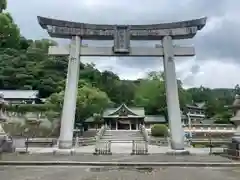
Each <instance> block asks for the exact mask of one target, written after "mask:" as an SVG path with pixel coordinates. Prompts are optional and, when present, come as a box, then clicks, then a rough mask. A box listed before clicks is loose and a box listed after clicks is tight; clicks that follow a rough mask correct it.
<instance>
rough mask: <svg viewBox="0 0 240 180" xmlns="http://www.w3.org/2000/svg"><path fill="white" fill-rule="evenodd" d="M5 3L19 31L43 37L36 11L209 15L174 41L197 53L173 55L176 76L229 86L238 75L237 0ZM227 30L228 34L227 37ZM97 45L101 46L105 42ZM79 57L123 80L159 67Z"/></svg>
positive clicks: (103, 19)
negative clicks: (192, 31)
mask: <svg viewBox="0 0 240 180" xmlns="http://www.w3.org/2000/svg"><path fill="white" fill-rule="evenodd" d="M8 2H9V3H8V5H9V8H8V9H9V11H10V12H11V14H12V15H13V18H14V19H15V21H16V23H17V24H18V25H19V26H20V29H21V32H22V34H23V35H24V36H26V37H27V38H31V39H38V38H43V37H44V38H47V37H48V35H47V33H46V32H45V31H44V30H42V29H41V28H40V26H39V25H38V22H37V16H38V15H41V16H46V17H52V18H59V19H65V20H70V21H78V22H88V23H112V24H118V23H119V24H132V23H133V24H151V23H161V22H169V21H176V20H177V21H178V20H186V19H193V18H199V17H202V16H208V18H209V19H208V22H207V25H206V27H205V28H204V29H203V30H202V31H201V32H199V33H198V34H197V36H196V38H194V39H193V40H189V41H182V42H177V44H182V45H186V44H187V45H189V44H195V45H196V52H197V56H196V57H195V58H192V59H189V58H181V59H176V70H177V75H178V78H180V79H181V80H182V81H183V83H184V85H185V87H190V86H200V85H205V86H208V87H233V86H234V85H235V84H237V83H238V81H239V79H240V75H239V74H240V73H238V72H239V70H240V68H239V65H235V64H239V60H238V57H239V50H238V47H239V45H240V44H239V39H240V36H238V35H239V33H238V32H239V31H240V25H239V23H238V22H239V21H238V17H239V15H240V14H239V8H238V7H239V5H240V3H239V2H240V1H239V0H231V1H226V0H218V1H209V0H197V1H196V0H181V1H179V0H172V1H169V0H160V1H159V0H148V1H142V0H131V1H129V0H121V1H120V0H68V1H66V0H22V1H20V0H8ZM231 33H232V34H233V35H234V36H233V37H231V36H229V34H231ZM227 36H229V37H227ZM87 43H90V42H87ZM159 43H160V42H159ZM91 44H95V42H92V43H91ZM97 44H98V46H99V45H104V44H105V42H98V43H97ZM147 44H148V45H152V44H153V43H149V42H147ZM144 45H146V44H145V43H144ZM182 59H185V60H182ZM218 59H221V61H220V60H218ZM82 61H83V62H94V63H95V64H96V66H97V67H98V68H99V69H100V70H105V69H106V70H112V71H113V72H115V73H117V74H118V75H119V76H120V77H121V78H124V79H135V78H138V77H143V76H144V75H145V73H146V72H149V71H151V70H158V71H159V70H162V69H163V67H162V60H160V58H159V60H158V59H153V58H149V59H148V58H116V57H112V58H107V57H106V58H102V57H101V58H82ZM230 63H231V64H230ZM234 63H235V64H234ZM196 66H200V69H199V70H200V71H199V72H195V73H194V72H192V71H193V69H194V68H193V67H196Z"/></svg>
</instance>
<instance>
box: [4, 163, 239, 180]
mask: <svg viewBox="0 0 240 180" xmlns="http://www.w3.org/2000/svg"><path fill="white" fill-rule="evenodd" d="M0 177H1V180H66V179H71V180H146V179H148V180H174V179H177V180H188V179H189V180H193V179H194V180H202V179H206V180H238V179H239V178H240V169H239V168H199V167H198V168H190V167H187V168H181V167H166V168H140V169H138V168H111V167H92V168H91V167H67V166H66V167H48V166H45V167H1V168H0Z"/></svg>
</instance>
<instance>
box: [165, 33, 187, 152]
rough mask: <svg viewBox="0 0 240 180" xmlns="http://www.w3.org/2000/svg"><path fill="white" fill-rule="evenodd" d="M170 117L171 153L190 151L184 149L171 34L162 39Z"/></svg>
mask: <svg viewBox="0 0 240 180" xmlns="http://www.w3.org/2000/svg"><path fill="white" fill-rule="evenodd" d="M162 45H163V54H164V57H163V64H164V73H165V86H166V95H167V109H168V119H169V125H170V134H171V148H172V149H171V153H189V152H188V151H186V150H185V149H184V137H183V134H184V133H183V128H182V122H181V112H180V105H179V96H178V85H177V78H176V71H175V63H174V46H173V42H172V37H171V36H165V37H164V38H163V40H162Z"/></svg>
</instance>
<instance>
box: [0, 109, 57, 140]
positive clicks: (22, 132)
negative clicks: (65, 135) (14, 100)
mask: <svg viewBox="0 0 240 180" xmlns="http://www.w3.org/2000/svg"><path fill="white" fill-rule="evenodd" d="M5 116H6V118H7V122H6V123H4V124H3V129H4V131H5V132H6V133H7V134H9V135H11V136H26V137H34V136H36V137H57V136H59V129H60V118H58V117H55V118H47V116H46V115H45V114H44V113H32V112H29V113H24V114H23V113H16V112H5ZM29 119H36V120H38V121H39V124H30V123H28V120H29Z"/></svg>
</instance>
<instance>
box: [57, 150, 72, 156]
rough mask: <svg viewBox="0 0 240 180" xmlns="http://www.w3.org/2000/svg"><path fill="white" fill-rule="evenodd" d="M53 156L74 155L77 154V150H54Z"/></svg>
mask: <svg viewBox="0 0 240 180" xmlns="http://www.w3.org/2000/svg"><path fill="white" fill-rule="evenodd" d="M53 154H54V155H55V154H58V155H73V154H75V149H54V150H53Z"/></svg>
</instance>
